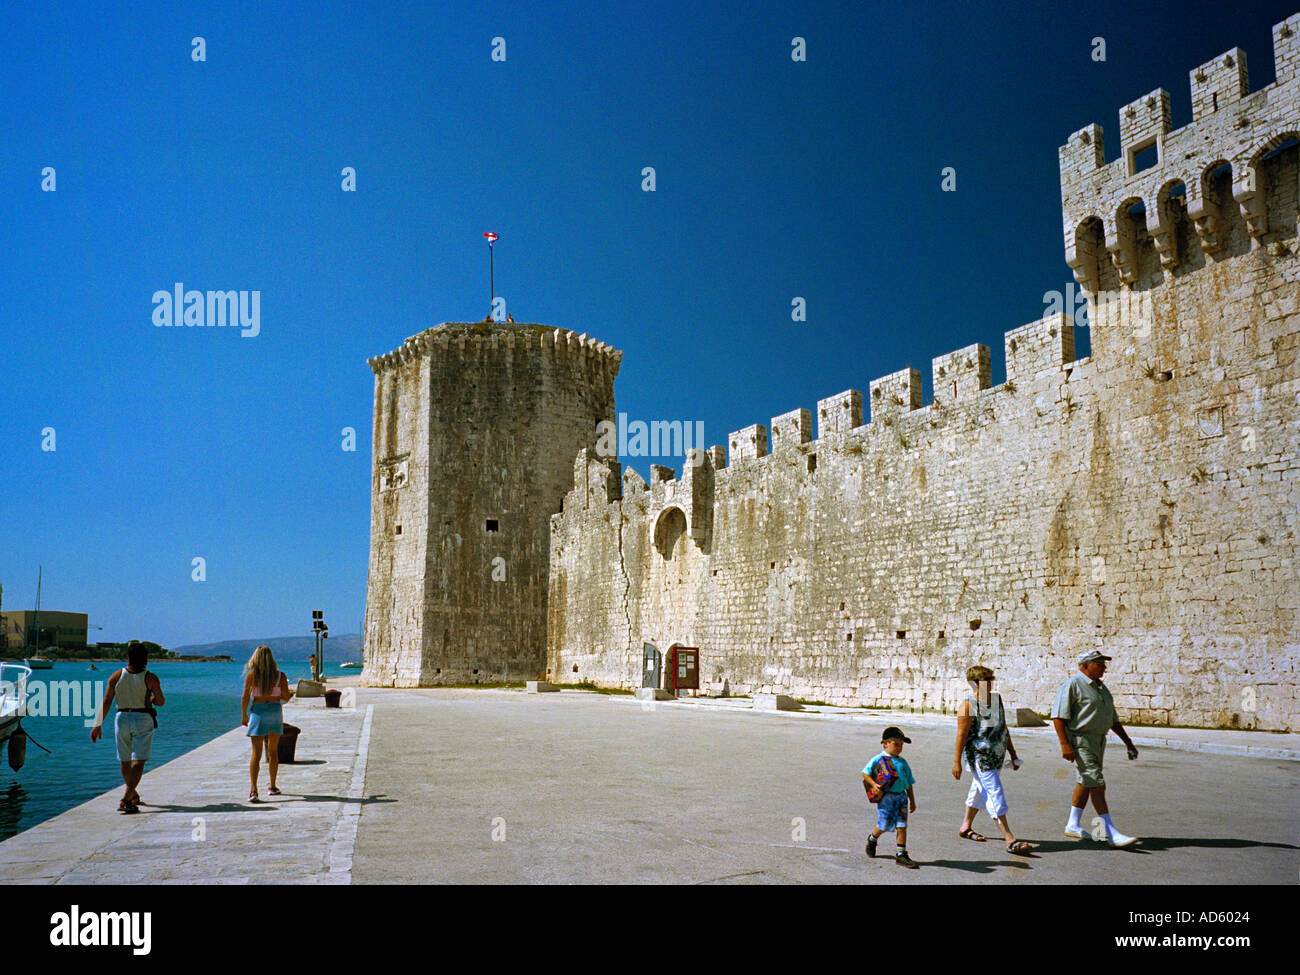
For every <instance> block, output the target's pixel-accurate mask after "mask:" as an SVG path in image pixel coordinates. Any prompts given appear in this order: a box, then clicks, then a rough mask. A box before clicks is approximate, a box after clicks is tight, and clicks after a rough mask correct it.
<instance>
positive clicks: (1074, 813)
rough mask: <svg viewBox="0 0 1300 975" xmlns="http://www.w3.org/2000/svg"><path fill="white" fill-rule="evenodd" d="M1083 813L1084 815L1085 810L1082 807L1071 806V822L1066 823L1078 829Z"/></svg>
mask: <svg viewBox="0 0 1300 975" xmlns="http://www.w3.org/2000/svg"><path fill="white" fill-rule="evenodd" d="M1082 815H1083V810H1082V809H1080V808H1079V807H1078V806H1071V807H1070V822H1069V823H1067V824H1066V825H1067V826H1069V828H1070V829H1078V828H1079V817H1080V816H1082Z"/></svg>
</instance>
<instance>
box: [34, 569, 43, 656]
mask: <svg viewBox="0 0 1300 975" xmlns="http://www.w3.org/2000/svg"><path fill="white" fill-rule="evenodd" d="M43 569H44V566H37V568H36V612H35V613H33V614H32V629H34V630H35V631H36V643H35V647H36V650H35V653H34V654H33V656H36V655H39V654H40V652H41V572H42V570H43Z"/></svg>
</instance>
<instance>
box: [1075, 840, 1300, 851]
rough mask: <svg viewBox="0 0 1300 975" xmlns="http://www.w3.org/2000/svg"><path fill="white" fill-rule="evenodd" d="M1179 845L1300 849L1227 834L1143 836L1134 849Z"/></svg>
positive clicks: (1209, 847) (1244, 848)
mask: <svg viewBox="0 0 1300 975" xmlns="http://www.w3.org/2000/svg"><path fill="white" fill-rule="evenodd" d="M1094 845H1096V846H1100V845H1101V844H1094ZM1179 847H1191V848H1194V849H1203V850H1248V849H1252V848H1255V847H1259V848H1261V849H1270V850H1300V846H1293V845H1292V844H1290V843H1266V842H1264V841H1263V840H1239V839H1234V838H1232V837H1227V836H1217V837H1216V836H1144V837H1142V838H1141V839H1140V840H1138V841H1137V843H1135V844H1134V848H1135V849H1140V850H1146V851H1147V852H1150V853H1154V852H1157V851H1160V850H1176V849H1178V848H1179Z"/></svg>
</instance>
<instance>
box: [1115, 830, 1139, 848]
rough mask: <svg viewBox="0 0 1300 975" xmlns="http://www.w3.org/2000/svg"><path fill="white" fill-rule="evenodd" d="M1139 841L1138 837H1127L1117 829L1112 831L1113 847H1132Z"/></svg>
mask: <svg viewBox="0 0 1300 975" xmlns="http://www.w3.org/2000/svg"><path fill="white" fill-rule="evenodd" d="M1137 841H1138V838H1137V837H1136V836H1125V835H1124V834H1123V833H1121V832H1120V831H1119V830H1117V829H1112V830H1111V831H1110V845H1111V846H1132V845H1133V844H1134V843H1136V842H1137Z"/></svg>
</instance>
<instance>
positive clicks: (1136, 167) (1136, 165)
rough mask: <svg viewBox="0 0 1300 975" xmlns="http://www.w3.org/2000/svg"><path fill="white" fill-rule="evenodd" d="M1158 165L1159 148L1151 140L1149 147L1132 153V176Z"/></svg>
mask: <svg viewBox="0 0 1300 975" xmlns="http://www.w3.org/2000/svg"><path fill="white" fill-rule="evenodd" d="M1159 164H1160V147H1159V145H1158V144H1157V143H1156V142H1155V141H1154V140H1153V141H1152V143H1151V144H1150V145H1149V146H1143V147H1142V148H1141V149H1138V150H1136V151H1135V152H1134V153H1133V175H1135V176H1136V175H1137V174H1138V173H1141V172H1145V171H1146V170H1148V169H1152V168H1153V167H1155V166H1158V165H1159Z"/></svg>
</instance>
